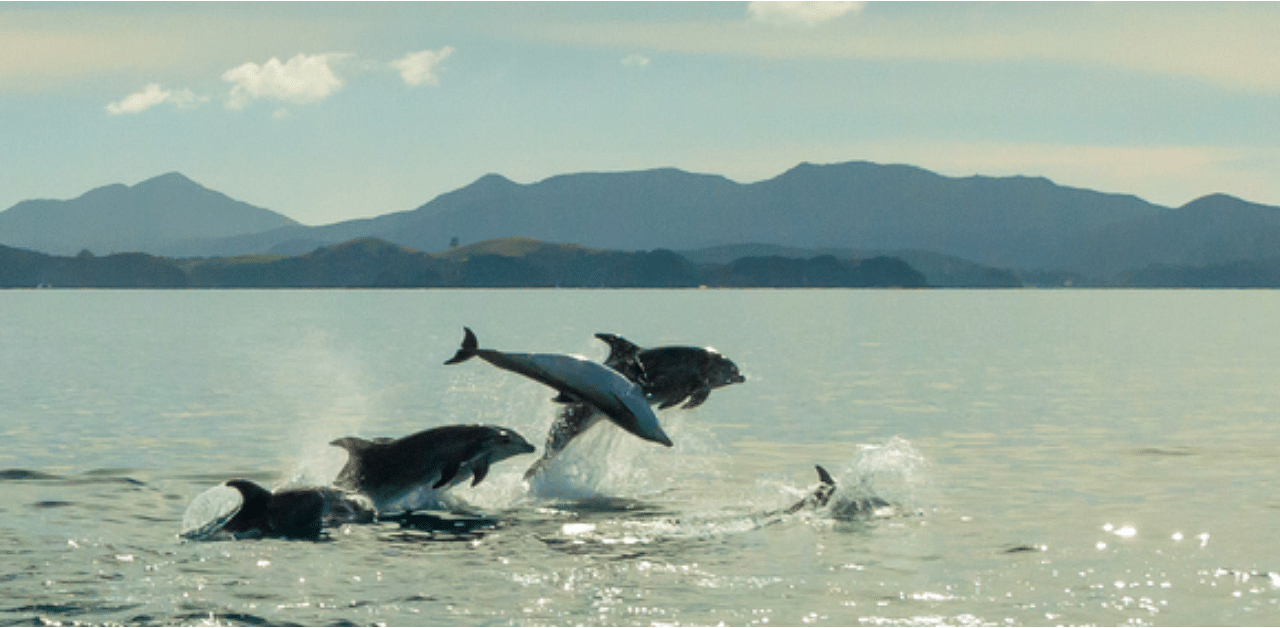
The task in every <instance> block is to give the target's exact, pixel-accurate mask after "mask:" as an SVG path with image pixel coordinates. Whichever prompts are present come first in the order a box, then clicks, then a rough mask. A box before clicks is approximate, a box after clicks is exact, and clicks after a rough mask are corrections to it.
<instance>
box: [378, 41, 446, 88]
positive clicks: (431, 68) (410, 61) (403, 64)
mask: <svg viewBox="0 0 1280 628" xmlns="http://www.w3.org/2000/svg"><path fill="white" fill-rule="evenodd" d="M453 53H454V49H453V46H445V47H443V48H441V49H439V50H423V51H421V52H411V53H409V54H407V55H405V56H403V57H401V58H399V59H397V60H395V61H392V62H391V67H393V68H395V69H396V70H399V71H400V78H402V79H404V82H405V83H406V84H408V85H429V86H431V87H436V86H438V85H440V74H439V71H440V70H441V69H442V68H441V65H442V64H443V63H444V60H445V59H448V58H449V56H450V55H452V54H453Z"/></svg>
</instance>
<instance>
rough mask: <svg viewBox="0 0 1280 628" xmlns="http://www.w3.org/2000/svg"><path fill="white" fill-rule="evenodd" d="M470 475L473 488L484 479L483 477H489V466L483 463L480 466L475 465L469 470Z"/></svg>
mask: <svg viewBox="0 0 1280 628" xmlns="http://www.w3.org/2000/svg"><path fill="white" fill-rule="evenodd" d="M471 473H472V476H473V477H472V478H471V485H472V486H475V485H477V484H479V483H480V481H481V480H483V479H484V476H486V475H489V465H487V464H485V463H483V462H482V463H480V464H477V465H476V466H475V467H473V468H472V469H471Z"/></svg>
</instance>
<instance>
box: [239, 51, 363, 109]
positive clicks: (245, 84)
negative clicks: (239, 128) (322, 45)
mask: <svg viewBox="0 0 1280 628" xmlns="http://www.w3.org/2000/svg"><path fill="white" fill-rule="evenodd" d="M348 56H350V55H346V54H335V53H327V54H317V55H305V54H298V55H294V56H293V57H292V58H290V59H289V60H288V61H286V62H284V63H281V62H280V59H278V58H275V57H272V58H271V59H270V60H269V61H267V62H266V63H264V64H262V65H258V64H256V63H253V62H249V63H245V64H243V65H240V66H238V67H235V68H232V69H230V70H227V71H226V72H224V73H223V75H222V80H224V81H227V82H228V83H232V84H233V85H232V87H231V95H230V97H229V99H228V100H227V107H229V108H231V109H244V108H245V107H247V106H248V105H249V103H250V102H252V101H254V100H257V99H259V98H266V99H270V100H280V101H285V102H290V103H294V104H298V105H302V104H306V103H311V102H316V101H318V100H324V99H325V98H328V97H329V95H330V94H332V93H333V92H335V91H337V89H338V88H340V87H342V81H340V80H338V77H337V76H335V75H334V73H333V69H332V68H330V67H329V63H330V62H332V61H336V60H338V59H342V58H345V57H348Z"/></svg>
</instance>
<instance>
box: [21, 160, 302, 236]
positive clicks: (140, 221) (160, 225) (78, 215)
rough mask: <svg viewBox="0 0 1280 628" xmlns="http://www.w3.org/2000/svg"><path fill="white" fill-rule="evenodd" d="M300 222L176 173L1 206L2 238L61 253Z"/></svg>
mask: <svg viewBox="0 0 1280 628" xmlns="http://www.w3.org/2000/svg"><path fill="white" fill-rule="evenodd" d="M297 224H298V223H296V222H295V221H293V220H291V219H289V218H287V217H285V216H282V215H280V214H277V213H275V212H273V211H270V210H267V209H263V208H261V207H255V206H253V205H250V204H248V203H243V202H240V201H237V200H234V199H231V198H228V197H227V196H226V195H224V194H222V193H220V192H215V191H213V190H210V189H208V188H205V187H203V186H201V185H199V184H198V183H195V182H194V181H192V180H190V179H188V178H186V177H184V176H182V175H181V174H179V173H176V172H171V173H169V174H165V175H161V176H158V177H155V178H152V179H148V180H146V181H143V182H142V183H139V184H137V185H134V186H132V187H129V186H125V185H121V184H115V185H108V186H105V187H100V188H97V189H94V190H90V191H88V192H86V193H84V194H83V195H81V196H80V197H78V198H75V199H72V200H68V201H57V200H30V201H23V202H21V203H18V204H17V205H14V206H13V207H11V208H9V209H7V210H5V211H3V212H0V244H4V245H7V246H11V247H20V248H25V249H33V250H37V251H43V252H45V253H54V254H61V255H73V254H75V253H78V252H80V251H82V250H89V251H92V252H94V253H97V254H103V253H113V252H137V251H147V252H153V253H158V252H160V251H161V250H162V249H164V248H166V247H168V246H170V245H171V244H172V243H174V242H177V241H182V240H188V239H192V238H224V237H227V236H234V235H240V234H246V233H258V232H262V231H266V230H268V229H274V228H277V227H282V226H287V225H297Z"/></svg>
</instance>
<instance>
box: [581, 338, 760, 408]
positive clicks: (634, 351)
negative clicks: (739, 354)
mask: <svg viewBox="0 0 1280 628" xmlns="http://www.w3.org/2000/svg"><path fill="white" fill-rule="evenodd" d="M596 338H599V339H600V340H603V341H604V342H605V343H606V344H608V345H609V357H608V358H605V361H604V364H605V366H608V367H610V368H613V369H614V370H616V371H618V372H619V373H622V374H623V376H625V377H626V378H628V379H630V380H631V381H633V382H636V383H638V384H640V388H641V390H643V391H644V394H645V397H646V398H647V399H648V400H649V403H652V404H658V409H659V410H665V409H667V408H670V407H671V406H674V405H676V404H678V403H680V402H682V401H685V400H686V399H688V402H687V403H685V404H684V405H683V406H681V407H683V408H684V409H686V410H689V409H692V408H696V407H698V406H700V405H702V403H703V402H704V401H706V400H707V397H708V396H710V395H711V390H712V389H714V388H720V387H722V386H728V385H729V384H741V383H742V382H745V381H747V378H745V377H743V376H742V373H741V372H739V371H738V365H736V364H734V363H733V360H730V359H729V358H726V357H724V356H723V355H721V354H720V352H719V351H716V350H715V349H712V348H711V347H705V348H704V347H686V346H668V347H655V348H653V349H641V348H640V347H638V346H636V345H635V343H632V342H631V341H630V340H627V339H626V338H623V337H622V336H618V335H616V334H606V333H598V334H596Z"/></svg>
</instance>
